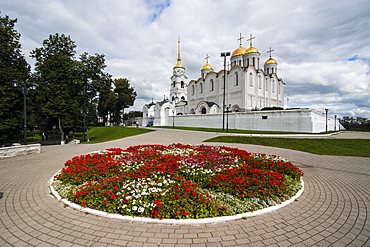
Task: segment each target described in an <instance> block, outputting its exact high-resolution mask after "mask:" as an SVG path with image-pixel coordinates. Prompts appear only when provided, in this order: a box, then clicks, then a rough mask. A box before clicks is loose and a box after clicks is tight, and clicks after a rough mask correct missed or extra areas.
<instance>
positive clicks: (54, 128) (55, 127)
mask: <svg viewBox="0 0 370 247" xmlns="http://www.w3.org/2000/svg"><path fill="white" fill-rule="evenodd" d="M56 129H57V126H56V125H53V134H54V145H55V130H56Z"/></svg>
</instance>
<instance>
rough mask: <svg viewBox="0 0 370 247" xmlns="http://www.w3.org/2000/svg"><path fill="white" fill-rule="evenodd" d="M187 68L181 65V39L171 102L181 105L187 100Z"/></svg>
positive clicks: (172, 84) (174, 70) (178, 42)
mask: <svg viewBox="0 0 370 247" xmlns="http://www.w3.org/2000/svg"><path fill="white" fill-rule="evenodd" d="M187 79H188V77H187V76H186V75H185V67H184V66H183V65H182V64H181V54H180V37H179V38H178V40H177V64H176V65H175V66H174V67H173V73H172V76H171V87H170V88H171V89H170V99H169V100H170V101H171V102H172V103H174V104H175V103H179V102H180V101H186V100H187V81H186V80H187Z"/></svg>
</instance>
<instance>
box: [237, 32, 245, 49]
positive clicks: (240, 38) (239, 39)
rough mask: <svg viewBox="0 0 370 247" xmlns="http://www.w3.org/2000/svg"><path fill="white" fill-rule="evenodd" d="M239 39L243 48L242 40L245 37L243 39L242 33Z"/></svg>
mask: <svg viewBox="0 0 370 247" xmlns="http://www.w3.org/2000/svg"><path fill="white" fill-rule="evenodd" d="M239 37H240V38H239V39H238V40H239V44H240V46H242V39H244V37H242V33H240V36H239Z"/></svg>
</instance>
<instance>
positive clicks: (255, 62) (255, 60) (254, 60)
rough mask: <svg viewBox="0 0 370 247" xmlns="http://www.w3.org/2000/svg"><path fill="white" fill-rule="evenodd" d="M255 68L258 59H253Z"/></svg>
mask: <svg viewBox="0 0 370 247" xmlns="http://www.w3.org/2000/svg"><path fill="white" fill-rule="evenodd" d="M253 66H256V58H255V57H254V58H253Z"/></svg>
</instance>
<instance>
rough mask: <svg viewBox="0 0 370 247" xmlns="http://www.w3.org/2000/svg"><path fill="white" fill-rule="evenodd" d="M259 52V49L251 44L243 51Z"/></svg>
mask: <svg viewBox="0 0 370 247" xmlns="http://www.w3.org/2000/svg"><path fill="white" fill-rule="evenodd" d="M254 52H255V53H259V51H258V50H257V49H256V48H254V47H253V46H250V47H249V48H248V49H247V51H246V52H245V53H254Z"/></svg>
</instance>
